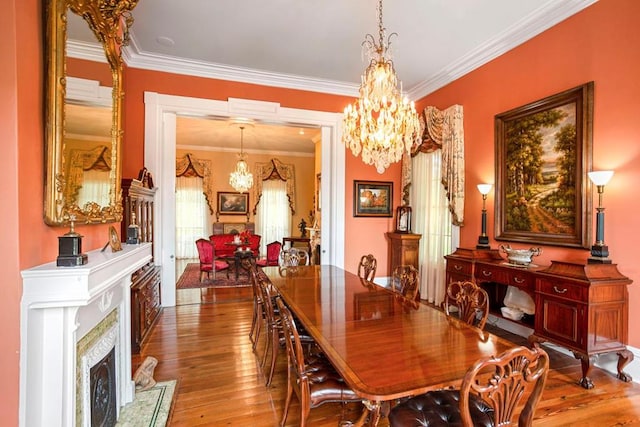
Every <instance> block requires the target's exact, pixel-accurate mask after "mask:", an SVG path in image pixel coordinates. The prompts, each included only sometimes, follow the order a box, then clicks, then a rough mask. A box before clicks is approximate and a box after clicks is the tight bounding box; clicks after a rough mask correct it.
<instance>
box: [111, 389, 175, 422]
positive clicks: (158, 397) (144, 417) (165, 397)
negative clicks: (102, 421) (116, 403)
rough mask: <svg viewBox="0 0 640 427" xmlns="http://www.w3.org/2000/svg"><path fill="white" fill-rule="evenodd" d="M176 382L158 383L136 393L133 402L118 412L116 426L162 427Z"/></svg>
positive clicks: (166, 418) (167, 415)
mask: <svg viewBox="0 0 640 427" xmlns="http://www.w3.org/2000/svg"><path fill="white" fill-rule="evenodd" d="M175 390H176V380H171V381H164V382H159V383H158V384H156V385H155V387H153V388H150V389H149V390H145V391H137V392H136V396H135V398H134V399H133V402H131V403H129V404H127V405H125V407H124V408H122V410H121V411H120V416H119V417H118V422H117V423H116V426H120V427H164V426H166V425H167V420H168V419H169V412H170V411H171V404H172V402H173V394H174V392H175Z"/></svg>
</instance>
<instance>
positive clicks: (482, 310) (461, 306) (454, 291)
mask: <svg viewBox="0 0 640 427" xmlns="http://www.w3.org/2000/svg"><path fill="white" fill-rule="evenodd" d="M442 305H443V308H444V312H445V313H446V315H447V316H456V317H458V318H459V319H461V320H463V321H464V322H466V323H468V324H470V325H473V326H477V327H478V328H480V329H484V325H485V324H486V323H487V318H488V317H489V296H488V295H487V292H486V291H485V290H484V289H482V288H481V287H480V286H478V285H476V284H475V283H473V282H469V281H462V282H451V283H449V285H447V290H446V292H445V295H444V302H443V304H442ZM454 307H455V309H454V310H452V309H453V308H454Z"/></svg>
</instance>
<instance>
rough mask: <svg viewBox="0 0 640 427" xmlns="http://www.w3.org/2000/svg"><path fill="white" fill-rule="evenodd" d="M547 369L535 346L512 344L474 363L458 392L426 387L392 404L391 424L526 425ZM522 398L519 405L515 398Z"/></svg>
mask: <svg viewBox="0 0 640 427" xmlns="http://www.w3.org/2000/svg"><path fill="white" fill-rule="evenodd" d="M548 371H549V356H548V355H547V353H546V352H545V351H544V350H542V349H541V348H540V347H539V346H537V345H535V346H534V348H533V349H529V348H527V347H524V346H520V347H513V348H511V349H509V350H507V351H505V352H503V353H502V354H500V355H498V356H490V357H487V358H484V359H480V360H478V361H476V362H475V363H474V364H473V365H472V366H471V368H469V370H467V372H466V374H465V376H464V378H463V379H462V385H461V386H460V390H459V391H458V390H453V389H447V390H437V391H430V392H428V393H425V394H423V395H420V396H416V397H412V398H411V399H409V400H406V401H404V402H403V403H401V404H399V405H397V406H396V407H394V408H393V409H392V410H391V412H390V413H389V425H390V426H391V427H415V426H452V425H453V426H464V427H473V426H500V427H508V426H513V425H515V424H516V415H517V413H518V410H519V412H520V414H519V416H518V418H517V424H518V426H519V427H531V425H532V420H533V414H534V412H535V409H536V405H537V404H538V402H539V401H540V398H541V396H542V390H543V388H544V383H545V381H546V378H547V372H548ZM522 399H524V405H523V406H522V407H521V405H520V400H522Z"/></svg>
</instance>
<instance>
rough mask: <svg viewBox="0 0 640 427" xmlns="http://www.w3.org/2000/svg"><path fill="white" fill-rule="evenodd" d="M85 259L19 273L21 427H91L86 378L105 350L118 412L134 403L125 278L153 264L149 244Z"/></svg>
mask: <svg viewBox="0 0 640 427" xmlns="http://www.w3.org/2000/svg"><path fill="white" fill-rule="evenodd" d="M87 255H88V257H89V262H88V263H87V264H85V265H83V266H80V267H56V263H55V261H54V262H51V263H48V264H43V265H40V266H37V267H33V268H30V269H27V270H23V271H22V278H23V293H22V302H21V309H20V310H21V313H20V321H21V325H20V335H21V337H20V338H21V339H20V341H21V344H20V426H44V425H46V426H65V427H66V426H69V427H73V426H87V425H90V422H89V423H88V421H87V420H88V417H90V409H88V408H87V402H88V401H89V399H88V398H87V378H85V377H87V372H88V371H89V368H90V367H91V365H92V364H93V363H94V359H95V360H98V359H99V357H102V356H99V353H105V352H106V351H108V350H109V349H115V361H116V363H115V389H116V390H115V396H116V402H117V411H119V410H120V408H121V407H122V406H124V405H125V404H126V403H129V402H131V401H132V400H133V396H134V390H135V388H134V383H133V381H132V378H131V376H132V375H131V297H130V295H131V294H130V291H129V288H130V285H131V274H132V273H133V272H134V271H136V270H137V269H139V268H140V267H142V266H143V265H145V264H146V263H148V262H149V260H150V259H151V244H150V243H143V244H140V245H123V250H122V251H119V252H111V250H110V249H107V250H106V251H104V252H101V251H100V250H96V251H91V252H89V253H88V254H87ZM87 342H90V343H89V344H87Z"/></svg>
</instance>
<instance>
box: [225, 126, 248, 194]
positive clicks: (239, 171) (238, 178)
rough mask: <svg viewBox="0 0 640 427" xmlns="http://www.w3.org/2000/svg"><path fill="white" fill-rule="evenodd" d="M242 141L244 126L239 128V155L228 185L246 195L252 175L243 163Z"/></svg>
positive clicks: (245, 163)
mask: <svg viewBox="0 0 640 427" xmlns="http://www.w3.org/2000/svg"><path fill="white" fill-rule="evenodd" d="M243 140H244V126H240V154H238V163H236V169H235V170H234V171H233V172H231V175H230V176H229V184H231V186H232V187H233V188H234V189H235V190H236V191H237V192H239V193H246V192H247V191H249V189H250V188H251V187H252V186H253V175H252V174H251V172H249V167H248V166H247V162H246V161H245V159H246V155H245V154H244V152H243V151H242V149H243V142H244V141H243Z"/></svg>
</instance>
